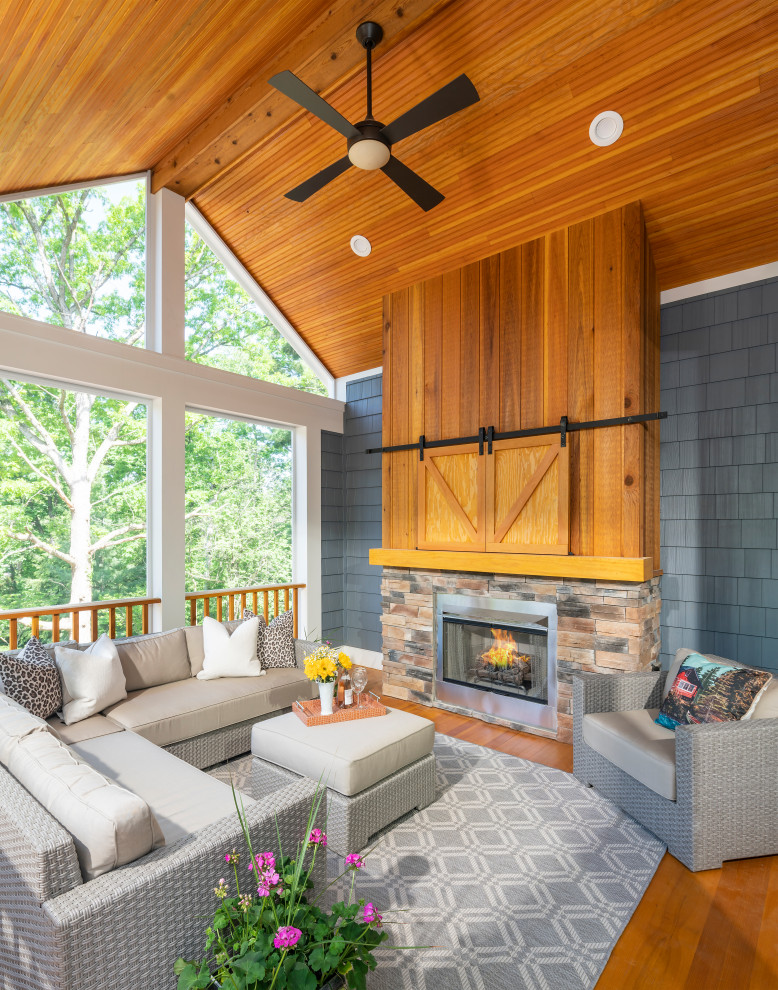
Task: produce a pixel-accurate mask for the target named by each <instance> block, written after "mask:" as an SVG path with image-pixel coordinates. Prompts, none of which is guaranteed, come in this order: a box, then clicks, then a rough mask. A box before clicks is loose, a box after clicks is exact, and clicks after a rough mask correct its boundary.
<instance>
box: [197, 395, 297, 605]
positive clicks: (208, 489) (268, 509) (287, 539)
mask: <svg viewBox="0 0 778 990" xmlns="http://www.w3.org/2000/svg"><path fill="white" fill-rule="evenodd" d="M186 513H187V516H186V589H187V591H201V590H206V589H209V588H239V587H250V586H253V585H261V584H281V583H284V582H288V581H290V580H291V578H292V435H291V432H290V431H289V430H280V429H275V428H273V427H270V426H260V425H259V424H257V423H247V422H244V421H242V420H233V419H220V418H217V417H215V416H208V415H204V414H198V413H187V417H186Z"/></svg>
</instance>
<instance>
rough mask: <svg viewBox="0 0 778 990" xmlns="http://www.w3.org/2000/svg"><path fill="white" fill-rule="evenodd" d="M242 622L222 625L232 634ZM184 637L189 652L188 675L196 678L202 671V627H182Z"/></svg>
mask: <svg viewBox="0 0 778 990" xmlns="http://www.w3.org/2000/svg"><path fill="white" fill-rule="evenodd" d="M242 621H243V620H242V619H230V620H229V622H224V623H222V624H223V625H224V626H225V627H226V629H227V631H228V632H230V633H233V632H235V630H236V629H237V628H238V626H239V625H240V624H241V622H242ZM184 635H185V636H186V648H187V650H188V651H189V668H190V675H191V676H192V677H197V675H198V674H199V673H200V671H201V670H202V669H203V661H204V660H205V646H204V645H203V627H202V626H184Z"/></svg>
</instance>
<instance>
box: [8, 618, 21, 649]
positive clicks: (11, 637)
mask: <svg viewBox="0 0 778 990" xmlns="http://www.w3.org/2000/svg"><path fill="white" fill-rule="evenodd" d="M17 621H18V620H17V619H9V620H8V622H9V625H10V629H9V630H8V646H9V647H10V648H11V649H12V650H15V649H16V648H17V645H18V643H19V640H18V638H17V637H18V627H17Z"/></svg>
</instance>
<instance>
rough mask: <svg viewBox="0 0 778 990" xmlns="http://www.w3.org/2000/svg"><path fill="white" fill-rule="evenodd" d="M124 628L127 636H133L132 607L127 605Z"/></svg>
mask: <svg viewBox="0 0 778 990" xmlns="http://www.w3.org/2000/svg"><path fill="white" fill-rule="evenodd" d="M124 626H125V632H126V633H127V636H132V605H127V606H126V607H125V609H124Z"/></svg>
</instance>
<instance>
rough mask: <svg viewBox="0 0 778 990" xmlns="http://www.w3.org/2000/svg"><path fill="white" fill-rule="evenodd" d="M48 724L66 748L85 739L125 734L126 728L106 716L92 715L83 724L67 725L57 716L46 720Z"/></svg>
mask: <svg viewBox="0 0 778 990" xmlns="http://www.w3.org/2000/svg"><path fill="white" fill-rule="evenodd" d="M46 724H47V725H48V727H49V729H51V731H52V732H53V733H54V735H55V736H56V737H57V739H59V740H60V742H63V743H65V745H66V746H70V745H72V743H77V742H82V741H83V740H84V739H94V738H95V737H96V736H110V735H111V734H112V733H114V732H124V726H123V725H119V723H118V722H113V721H112V720H111V719H110V718H106V717H105V715H90V716H89V718H85V719H83V720H82V721H81V722H74V723H73V724H72V725H65V723H64V722H60V720H59V719H58V718H57V716H56V715H52V716H51V718H47V719H46Z"/></svg>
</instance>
